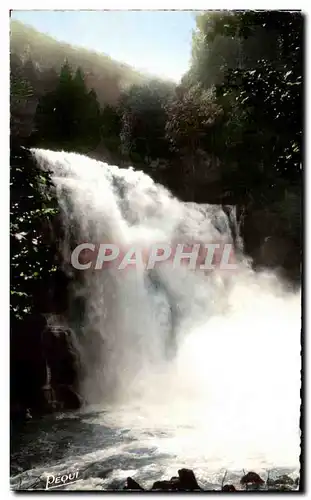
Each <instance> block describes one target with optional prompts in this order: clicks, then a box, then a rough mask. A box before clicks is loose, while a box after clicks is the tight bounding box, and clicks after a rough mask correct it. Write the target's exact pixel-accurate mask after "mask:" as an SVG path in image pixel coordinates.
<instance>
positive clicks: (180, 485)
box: [124, 469, 201, 492]
mask: <svg viewBox="0 0 311 500" xmlns="http://www.w3.org/2000/svg"><path fill="white" fill-rule="evenodd" d="M124 489H125V490H131V491H137V490H140V491H146V490H144V489H143V488H142V487H141V486H140V485H139V484H138V483H137V482H136V481H135V480H134V479H132V478H131V477H128V478H127V480H126V485H125V488H124ZM151 491H154V492H156V491H201V488H200V486H199V485H198V483H197V480H196V477H195V475H194V472H193V471H192V470H191V469H180V470H179V471H178V477H177V476H173V477H171V479H169V480H163V481H155V483H154V484H153V486H152V488H151Z"/></svg>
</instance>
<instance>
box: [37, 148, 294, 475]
mask: <svg viewBox="0 0 311 500" xmlns="http://www.w3.org/2000/svg"><path fill="white" fill-rule="evenodd" d="M33 153H34V155H35V157H36V160H37V161H38V163H39V164H40V165H41V167H42V168H47V169H50V170H51V172H52V180H53V183H54V184H55V187H56V195H57V198H58V202H59V205H60V208H61V211H62V216H63V223H64V227H65V233H66V236H65V239H64V242H63V248H62V252H63V256H64V260H65V262H67V264H68V265H67V267H66V269H67V271H68V272H71V273H73V270H72V269H71V268H70V252H71V251H72V250H73V246H72V245H73V242H74V243H75V244H78V243H81V242H86V241H87V242H91V243H94V244H98V243H105V242H110V243H115V244H118V245H120V246H121V247H124V248H125V247H127V246H128V245H131V244H135V245H141V246H142V247H143V248H148V247H150V246H151V245H152V244H153V243H159V242H162V243H168V244H174V243H176V242H178V243H183V242H185V243H186V242H187V243H188V242H189V241H190V242H191V241H195V242H231V241H232V234H231V230H230V227H231V226H230V224H231V225H232V223H235V219H234V210H233V209H232V210H231V220H229V219H228V216H227V215H226V214H225V213H224V211H223V210H222V208H221V207H216V206H209V205H196V204H193V203H182V202H181V201H179V200H178V199H176V198H174V197H173V196H172V195H171V194H170V193H169V191H168V190H166V189H165V188H163V187H162V186H159V185H157V184H155V183H154V182H153V181H152V179H151V178H150V177H149V176H147V175H146V174H144V173H142V172H136V171H134V170H132V169H120V168H118V167H116V166H111V165H107V164H105V163H101V162H98V161H95V160H91V159H89V158H88V157H85V156H81V155H78V154H74V153H65V152H52V151H44V150H34V151H33ZM237 260H238V268H237V269H236V270H234V271H232V272H230V271H214V272H210V273H203V272H202V271H200V270H195V271H191V270H189V269H187V268H186V267H185V266H181V267H180V268H175V269H173V268H172V265H171V263H170V262H166V263H163V265H161V266H159V267H157V268H156V269H154V270H151V271H149V272H148V271H143V270H141V269H127V270H126V272H122V271H120V270H118V269H114V268H109V269H105V270H101V271H98V270H88V271H79V272H78V273H80V274H79V275H78V276H77V274H75V281H74V286H73V288H72V310H71V311H70V312H69V315H68V322H69V323H70V325H71V326H72V327H73V329H74V331H75V334H76V342H77V345H78V349H79V351H80V355H81V362H82V369H81V373H80V379H81V380H80V383H81V391H82V393H83V395H84V397H85V399H86V401H87V403H88V404H89V405H99V406H102V407H105V408H109V409H110V414H109V415H110V416H108V417H106V419H108V420H107V421H106V423H107V422H108V423H109V425H110V426H111V427H122V426H124V427H127V428H131V432H132V434H133V435H134V436H136V437H137V440H140V441H141V442H144V440H145V439H146V436H147V435H149V434H150V432H151V435H154V436H155V435H156V430H159V429H164V430H165V429H166V430H167V429H170V436H171V437H167V438H165V439H162V440H160V441H159V440H158V438H156V437H154V438H153V439H154V442H155V444H156V446H159V447H161V449H162V450H163V451H164V452H165V451H167V452H170V453H174V454H175V455H176V456H177V457H179V459H180V460H183V459H185V460H188V463H189V466H191V463H194V462H198V463H200V464H201V465H202V466H203V464H204V461H209V463H214V464H216V463H219V464H220V465H221V464H225V465H228V464H232V465H233V466H236V467H239V466H241V467H243V466H244V467H246V466H247V463H248V462H251V461H252V460H255V462H256V461H257V462H256V463H261V464H266V465H267V464H270V465H272V464H275V465H278V466H282V465H284V466H285V465H286V466H295V467H296V466H297V467H298V463H299V453H300V431H299V414H300V327H301V320H300V317H301V306H300V293H297V292H295V293H294V292H292V291H291V290H289V289H287V288H286V286H285V285H284V284H282V283H281V282H280V281H279V280H278V279H277V277H276V276H274V275H273V274H271V273H268V272H262V273H255V272H254V271H253V270H252V269H251V267H250V265H249V263H248V261H247V259H245V258H244V257H243V254H242V248H241V245H240V248H238V249H237ZM79 304H80V305H79ZM81 304H82V306H81ZM81 307H82V308H83V314H80V316H79V313H81ZM148 433H149V434H148ZM175 472H176V470H175Z"/></svg>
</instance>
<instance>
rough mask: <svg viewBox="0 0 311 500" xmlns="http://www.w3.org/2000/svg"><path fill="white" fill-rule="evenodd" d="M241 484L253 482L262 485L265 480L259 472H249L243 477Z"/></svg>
mask: <svg viewBox="0 0 311 500" xmlns="http://www.w3.org/2000/svg"><path fill="white" fill-rule="evenodd" d="M240 483H241V484H253V485H258V486H259V485H261V484H264V480H263V479H262V478H261V477H260V476H259V475H258V474H257V472H248V473H247V474H245V476H243V477H242V478H241V481H240Z"/></svg>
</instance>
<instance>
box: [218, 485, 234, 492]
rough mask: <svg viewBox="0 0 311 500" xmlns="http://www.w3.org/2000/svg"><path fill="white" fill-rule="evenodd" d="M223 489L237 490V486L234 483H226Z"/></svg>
mask: <svg viewBox="0 0 311 500" xmlns="http://www.w3.org/2000/svg"><path fill="white" fill-rule="evenodd" d="M221 491H236V489H235V487H234V486H233V484H225V485H224V486H223V487H222V488H221Z"/></svg>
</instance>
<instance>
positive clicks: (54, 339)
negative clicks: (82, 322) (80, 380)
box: [42, 326, 82, 409]
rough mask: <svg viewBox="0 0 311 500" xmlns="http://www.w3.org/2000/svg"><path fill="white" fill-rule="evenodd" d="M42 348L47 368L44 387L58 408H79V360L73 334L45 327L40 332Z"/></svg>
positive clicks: (65, 330) (63, 328)
mask: <svg viewBox="0 0 311 500" xmlns="http://www.w3.org/2000/svg"><path fill="white" fill-rule="evenodd" d="M42 346H43V351H44V356H45V360H46V364H47V367H48V370H47V372H48V373H47V378H48V380H47V381H46V385H45V387H46V388H47V389H48V388H49V387H50V388H51V390H52V393H53V395H54V397H55V401H56V403H57V405H58V406H59V407H61V408H63V409H77V408H79V407H80V406H81V404H82V399H81V397H80V396H79V395H78V392H77V374H78V368H79V358H78V354H77V351H76V350H75V348H74V343H73V332H72V331H71V330H70V329H69V328H66V327H61V326H47V327H46V328H45V330H44V331H43V332H42Z"/></svg>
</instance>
